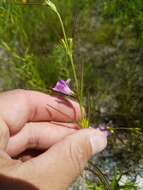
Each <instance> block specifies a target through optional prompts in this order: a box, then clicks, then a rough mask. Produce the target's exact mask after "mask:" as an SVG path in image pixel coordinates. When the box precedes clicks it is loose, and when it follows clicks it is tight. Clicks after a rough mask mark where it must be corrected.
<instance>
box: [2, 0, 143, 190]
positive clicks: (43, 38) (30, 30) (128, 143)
mask: <svg viewBox="0 0 143 190" xmlns="http://www.w3.org/2000/svg"><path fill="white" fill-rule="evenodd" d="M53 2H54V3H55V4H56V6H57V7H58V9H59V11H60V13H61V15H62V18H63V22H64V24H65V28H66V32H67V34H68V36H69V37H72V38H73V42H74V61H75V64H76V66H77V68H78V73H79V76H78V77H79V80H80V76H81V75H80V73H81V67H82V66H84V97H85V98H84V99H85V107H86V108H87V112H88V115H89V117H90V120H91V124H92V125H96V124H98V123H110V125H112V126H113V127H114V128H115V129H118V128H120V130H116V132H115V133H113V134H112V135H111V136H110V138H109V145H108V148H107V149H106V150H105V151H104V152H103V153H101V154H99V155H98V156H96V157H94V158H93V159H92V160H91V162H92V166H91V165H90V166H89V168H87V171H85V172H84V174H83V176H82V177H80V178H79V180H78V181H77V182H76V183H75V184H74V185H73V187H72V189H75V190H79V189H86V188H87V186H88V189H92V190H103V189H104V187H103V185H102V184H101V182H99V180H98V179H97V178H96V177H95V172H94V170H95V165H96V166H98V167H99V168H100V169H101V170H102V172H103V174H104V176H105V177H106V178H108V179H109V183H110V184H111V189H112V190H119V189H126V190H132V189H133V190H134V189H140V190H143V138H142V135H141V134H140V133H138V130H137V129H136V128H139V129H141V130H142V129H143V1H142V0H134V1H131V0H60V1H59V0H53ZM42 3H43V0H37V1H36V0H13V1H12V0H0V90H1V91H4V90H9V89H15V88H23V89H34V90H41V91H43V92H47V90H48V89H50V88H51V87H52V86H53V85H54V84H55V83H56V82H57V80H59V79H65V80H66V79H67V78H71V79H72V78H73V76H72V72H71V68H70V66H69V63H68V60H67V58H66V56H65V52H64V50H63V49H62V48H61V46H60V45H59V42H60V40H61V39H62V37H63V36H62V31H61V27H60V25H59V22H58V20H57V17H56V16H55V14H54V13H53V12H52V11H51V10H50V9H49V8H48V7H46V6H43V5H42ZM72 85H74V84H72ZM124 128H128V130H125V129H124ZM130 128H133V129H130ZM95 163H96V164H95ZM84 184H86V186H85V185H84ZM135 185H137V187H135Z"/></svg>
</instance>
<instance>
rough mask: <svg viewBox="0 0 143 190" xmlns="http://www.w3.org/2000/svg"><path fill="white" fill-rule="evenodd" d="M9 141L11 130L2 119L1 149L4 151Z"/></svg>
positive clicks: (0, 125)
mask: <svg viewBox="0 0 143 190" xmlns="http://www.w3.org/2000/svg"><path fill="white" fill-rule="evenodd" d="M8 139H9V130H8V126H7V125H6V123H5V122H4V121H3V120H2V119H1V118H0V149H2V150H4V149H5V148H6V146H7V143H8Z"/></svg>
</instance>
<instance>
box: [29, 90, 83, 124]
mask: <svg viewBox="0 0 143 190" xmlns="http://www.w3.org/2000/svg"><path fill="white" fill-rule="evenodd" d="M26 96H27V99H28V102H29V109H31V110H32V113H33V115H32V117H31V118H30V121H58V122H75V121H78V120H79V119H80V115H81V114H80V106H79V104H78V103H77V102H75V101H73V100H71V99H67V98H63V97H61V96H59V97H54V96H50V95H47V94H44V93H41V92H37V91H26Z"/></svg>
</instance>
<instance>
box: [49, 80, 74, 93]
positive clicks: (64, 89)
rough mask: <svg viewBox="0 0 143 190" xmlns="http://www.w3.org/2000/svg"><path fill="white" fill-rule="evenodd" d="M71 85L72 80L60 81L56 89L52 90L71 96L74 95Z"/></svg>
mask: <svg viewBox="0 0 143 190" xmlns="http://www.w3.org/2000/svg"><path fill="white" fill-rule="evenodd" d="M69 83H70V79H68V80H67V81H64V80H59V81H58V82H57V83H56V85H55V87H54V88H52V90H53V91H55V92H60V93H62V94H64V95H68V96H71V95H73V91H72V90H71V89H70V87H69Z"/></svg>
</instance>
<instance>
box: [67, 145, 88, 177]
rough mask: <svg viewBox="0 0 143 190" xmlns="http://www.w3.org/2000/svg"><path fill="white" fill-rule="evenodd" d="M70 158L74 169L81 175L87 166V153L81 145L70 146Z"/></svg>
mask: <svg viewBox="0 0 143 190" xmlns="http://www.w3.org/2000/svg"><path fill="white" fill-rule="evenodd" d="M69 157H70V160H71V164H72V167H73V169H74V171H75V172H76V173H77V174H80V173H81V171H82V170H83V168H84V165H85V151H84V150H83V149H82V147H81V146H80V145H75V144H74V143H71V144H70V148H69Z"/></svg>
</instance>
